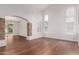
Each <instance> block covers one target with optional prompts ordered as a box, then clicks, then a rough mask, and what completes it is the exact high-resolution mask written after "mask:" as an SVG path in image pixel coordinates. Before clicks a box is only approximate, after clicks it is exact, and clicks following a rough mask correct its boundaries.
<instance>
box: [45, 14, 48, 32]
mask: <svg viewBox="0 0 79 59" xmlns="http://www.w3.org/2000/svg"><path fill="white" fill-rule="evenodd" d="M47 30H48V14H45V15H44V31H45V32H47Z"/></svg>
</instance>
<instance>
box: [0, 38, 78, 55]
mask: <svg viewBox="0 0 79 59" xmlns="http://www.w3.org/2000/svg"><path fill="white" fill-rule="evenodd" d="M0 54H1V55H77V54H79V46H78V44H77V42H70V41H62V40H56V39H50V38H39V39H34V40H22V39H20V40H18V39H16V40H13V41H12V42H11V41H10V43H9V42H8V44H7V46H6V47H3V48H0Z"/></svg>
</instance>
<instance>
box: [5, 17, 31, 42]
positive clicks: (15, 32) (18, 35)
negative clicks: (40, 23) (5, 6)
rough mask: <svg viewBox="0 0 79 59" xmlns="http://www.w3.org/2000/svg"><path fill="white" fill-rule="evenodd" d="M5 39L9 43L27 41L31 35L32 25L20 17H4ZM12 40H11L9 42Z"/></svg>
mask: <svg viewBox="0 0 79 59" xmlns="http://www.w3.org/2000/svg"><path fill="white" fill-rule="evenodd" d="M5 24H6V25H5V29H6V39H10V40H8V41H9V42H10V43H11V42H12V40H16V39H19V40H21V39H22V40H23V39H24V40H28V39H27V38H28V37H29V36H31V35H32V23H30V22H29V21H28V20H27V19H26V18H23V17H20V16H5ZM11 39H12V40H11Z"/></svg>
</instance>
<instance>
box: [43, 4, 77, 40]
mask: <svg viewBox="0 0 79 59" xmlns="http://www.w3.org/2000/svg"><path fill="white" fill-rule="evenodd" d="M68 7H69V6H68V5H67V6H65V5H56V6H51V7H49V8H48V9H47V10H45V12H44V13H45V14H48V16H49V17H48V18H49V19H48V31H47V34H45V36H46V37H49V38H57V39H62V40H69V41H76V40H75V39H73V38H74V35H75V33H74V34H67V33H66V31H65V30H66V29H67V28H66V26H65V25H66V23H65V11H66V8H68ZM73 7H74V6H73ZM75 20H76V19H75Z"/></svg>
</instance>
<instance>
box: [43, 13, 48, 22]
mask: <svg viewBox="0 0 79 59" xmlns="http://www.w3.org/2000/svg"><path fill="white" fill-rule="evenodd" d="M44 21H47V22H48V15H47V14H46V15H44Z"/></svg>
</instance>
